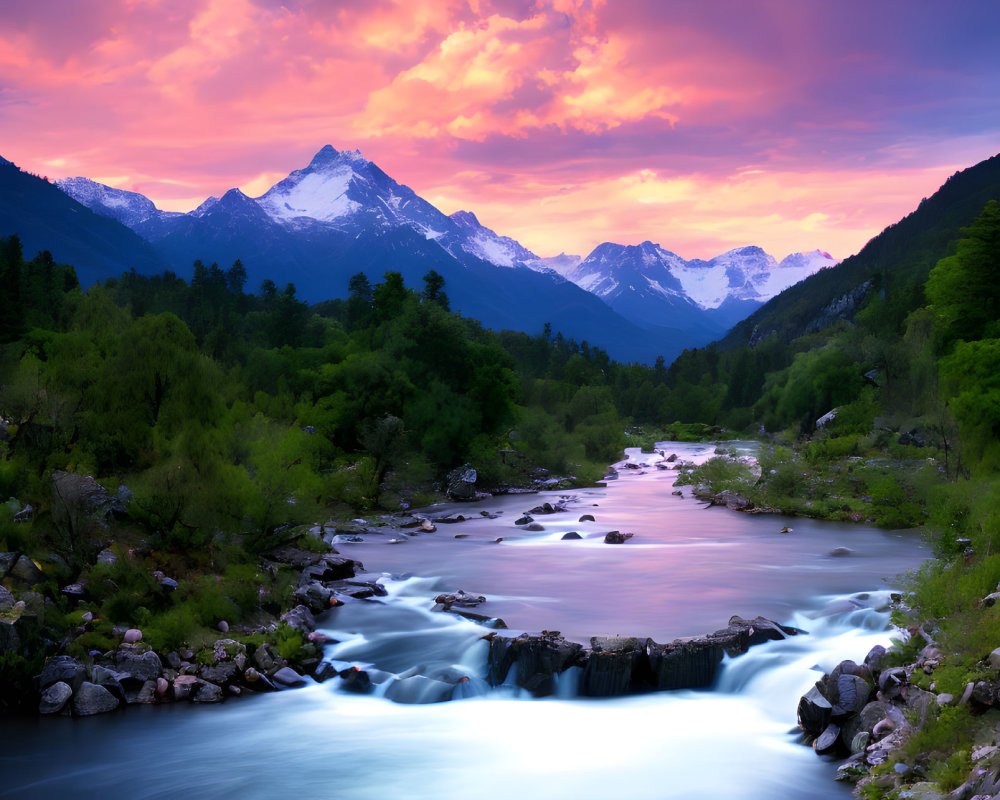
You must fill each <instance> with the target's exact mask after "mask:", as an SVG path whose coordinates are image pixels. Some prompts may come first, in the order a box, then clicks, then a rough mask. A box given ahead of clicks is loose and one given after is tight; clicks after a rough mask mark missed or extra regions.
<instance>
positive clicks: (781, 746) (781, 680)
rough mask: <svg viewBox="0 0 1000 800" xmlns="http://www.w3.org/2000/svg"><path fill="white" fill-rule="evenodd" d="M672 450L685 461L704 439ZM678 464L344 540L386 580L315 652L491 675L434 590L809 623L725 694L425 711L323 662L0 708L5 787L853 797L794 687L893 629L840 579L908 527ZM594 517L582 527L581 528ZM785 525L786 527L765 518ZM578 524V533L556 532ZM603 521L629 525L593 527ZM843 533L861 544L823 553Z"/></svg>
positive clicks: (635, 626) (875, 572)
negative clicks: (208, 702) (313, 669)
mask: <svg viewBox="0 0 1000 800" xmlns="http://www.w3.org/2000/svg"><path fill="white" fill-rule="evenodd" d="M667 447H668V448H669V450H668V452H670V451H675V452H678V453H679V454H680V455H681V457H682V458H690V457H691V455H692V454H698V455H700V457H707V456H708V455H711V448H705V447H704V446H690V445H667ZM631 455H632V458H633V459H637V457H638V454H636V453H633V454H631ZM651 458H652V457H645V456H643V457H642V459H644V460H647V461H648V460H650V459H651ZM657 458H658V457H657ZM673 477H674V475H673V474H672V473H670V472H665V471H660V470H656V469H653V468H646V469H644V470H643V469H639V470H628V471H624V470H623V472H622V477H621V478H620V479H619V480H617V481H614V482H611V483H609V484H608V486H607V488H603V489H592V490H585V491H579V492H574V493H573V495H572V497H571V498H566V502H565V504H566V508H567V510H566V511H565V512H560V513H557V514H554V515H549V516H544V517H542V516H539V517H538V519H539V521H540V522H542V524H543V525H544V527H545V530H544V531H541V532H527V531H523V530H520V529H518V528H516V527H515V526H514V525H513V522H514V520H515V519H516V518H517V517H518V516H520V514H521V512H523V511H526V510H528V509H529V508H531V507H533V506H535V505H538V504H540V503H542V502H544V501H545V500H549V501H550V502H555V501H556V500H558V499H559V495H558V494H545V495H528V496H518V497H505V498H496V499H493V500H488V501H484V502H481V503H476V504H471V505H467V506H466V505H463V506H462V507H461V509H460V510H461V511H462V512H463V513H465V514H469V513H470V512H472V513H473V514H478V511H479V510H487V511H490V512H491V513H492V512H497V511H502V512H504V513H503V514H502V515H501V516H500V517H499V518H497V519H494V520H489V519H485V518H478V519H474V520H470V521H469V522H465V523H458V524H456V525H451V526H446V525H440V526H439V532H438V533H436V534H430V535H422V536H418V537H415V538H412V539H408V540H407V541H406V542H405V544H401V545H386V544H382V543H380V540H385V539H388V538H389V536H388V535H386V536H384V537H379V536H373V537H371V539H372V541H369V542H365V543H360V544H352V545H344V546H342V547H341V548H340V549H341V552H342V553H344V554H347V555H350V556H352V557H355V558H359V559H362V560H363V561H365V562H366V564H367V565H368V566H369V567H370V568H377V569H379V570H385V571H386V572H387V573H392V574H393V575H394V576H395V577H386V578H384V580H385V583H386V586H387V588H388V590H389V597H388V598H386V602H385V603H383V604H374V603H364V602H359V603H350V604H348V605H347V606H344V607H343V608H341V609H337V610H335V611H333V612H331V613H329V614H327V615H326V616H325V617H324V619H323V620H322V623H321V627H322V628H323V630H325V631H327V632H328V633H330V634H331V635H335V636H336V637H337V638H340V639H342V643H341V644H339V645H335V646H332V647H329V648H328V649H327V651H326V656H327V657H328V658H331V659H335V660H338V661H342V662H344V663H357V664H361V665H366V666H367V665H371V667H372V672H373V674H374V675H376V676H377V675H378V674H379V672H378V671H384V673H387V674H388V673H391V674H394V675H397V676H398V675H406V674H408V670H413V669H414V668H417V669H418V671H420V672H421V674H425V675H426V674H431V673H433V671H434V670H435V669H439V670H450V671H453V672H458V673H460V674H466V675H469V676H471V678H472V680H471V681H470V682H469V683H468V684H466V685H467V686H468V687H469V688H468V691H467V693H474V692H475V691H483V692H485V691H486V690H485V685H484V684H483V682H482V680H481V676H482V674H483V667H484V650H485V645H484V643H483V642H482V641H481V640H480V637H481V636H482V635H483V633H484V629H483V628H482V627H480V626H478V625H476V624H474V623H472V622H469V621H467V620H463V619H461V618H458V617H455V616H452V615H448V614H441V613H435V612H432V611H431V610H430V608H431V605H432V602H431V598H433V596H434V595H435V594H437V593H438V592H439V591H441V590H454V589H458V588H462V589H465V590H466V591H469V592H477V593H481V594H485V595H486V596H487V597H488V601H487V603H486V605H485V606H483V607H482V608H481V609H479V610H482V611H484V613H488V614H489V615H496V616H500V617H503V618H504V619H506V621H507V623H508V624H509V625H511V627H516V628H523V629H532V630H540V629H542V628H547V629H549V630H552V629H560V630H562V631H563V633H564V634H566V635H567V636H568V637H569V638H576V639H578V640H580V641H586V637H587V636H589V635H592V634H604V633H625V634H639V635H647V636H652V637H653V638H656V639H658V640H660V641H667V640H669V639H670V638H672V637H674V636H677V635H681V634H697V633H703V632H706V631H709V630H714V629H715V628H719V627H722V626H724V625H725V624H726V622H727V621H728V619H729V616H730V615H731V614H734V613H738V614H741V615H743V616H753V615H756V614H764V615H766V616H772V617H774V618H776V619H778V620H779V621H782V622H786V623H789V624H792V625H795V626H797V627H800V628H804V629H806V630H808V631H810V634H809V635H808V636H800V637H794V638H790V639H787V640H784V641H781V642H773V643H769V644H767V645H763V646H760V647H757V648H754V649H753V650H751V652H750V653H748V654H747V655H745V656H742V657H740V658H738V659H734V660H733V661H731V662H727V663H726V664H725V666H724V670H723V674H722V677H721V679H720V681H719V685H718V687H717V688H716V690H715V691H712V692H675V693H662V694H655V695H645V696H641V697H632V698H623V699H615V700H582V699H566V696H567V695H571V694H572V687H571V676H568V677H569V678H570V679H569V680H566V681H564V683H563V686H562V687H561V688H562V694H563V695H564V697H563V698H562V699H557V698H550V699H546V700H529V699H526V698H524V697H522V696H520V695H519V694H517V692H516V691H515V690H512V689H504V688H501V689H498V690H495V691H492V692H488V693H484V694H481V695H479V696H476V697H472V698H469V699H463V700H459V701H452V702H447V703H440V704H435V705H418V706H415V705H401V704H397V703H393V702H390V701H388V700H386V699H384V698H382V697H379V696H378V693H379V692H380V691H383V689H382V688H380V689H378V690H377V692H376V694H374V695H372V696H356V695H352V694H348V693H346V692H342V691H339V690H338V686H337V684H338V681H336V680H334V681H331V682H329V683H326V684H323V685H310V686H308V687H306V688H304V689H301V690H295V691H287V692H282V693H279V694H275V695H264V696H259V697H253V698H247V699H245V700H241V701H237V702H232V701H231V702H228V703H226V704H225V705H223V706H215V707H193V706H163V707H134V706H133V707H130V708H128V709H127V710H126V711H125V712H123V713H119V714H112V715H105V716H103V717H97V718H87V719H78V720H73V719H65V718H59V719H23V720H22V719H19V720H2V721H0V738H2V741H3V743H4V746H3V748H2V749H0V798H5V797H17V798H50V797H56V796H61V795H72V796H74V797H80V798H91V797H93V798H97V797H102V798H103V797H106V796H108V795H113V796H124V797H129V798H178V797H183V798H201V797H227V796H236V795H242V796H246V797H261V796H272V795H276V794H279V795H281V796H287V795H290V794H299V793H308V794H310V795H313V796H316V797H335V798H345V799H346V800H351V799H352V798H379V800H383V799H384V798H397V797H398V798H428V800H431V799H432V798H433V800H450V799H451V798H455V799H456V800H457V798H471V797H475V798H487V800H489V799H491V798H498V800H499V798H504V800H506V798H508V797H509V796H510V795H511V793H515V794H518V795H521V796H524V797H526V798H534V797H546V798H594V797H601V796H618V795H620V794H622V793H624V792H629V791H638V792H640V793H641V794H642V796H644V797H650V798H678V799H681V800H687V799H688V798H717V797H739V798H747V799H748V800H757V799H758V798H759V799H760V800H763V799H764V798H768V799H769V800H771V799H773V798H801V799H802V800H820V799H821V798H822V799H824V800H825V799H826V798H831V797H846V796H848V795H849V793H848V792H847V790H846V789H844V788H843V787H841V786H839V785H837V784H834V783H833V782H832V781H831V776H832V771H833V767H832V765H831V764H829V763H827V762H824V761H822V760H821V759H818V758H817V757H816V756H815V755H814V754H813V753H812V751H811V749H809V748H806V747H803V746H802V745H801V744H799V743H798V742H797V740H796V737H795V736H794V735H792V734H790V733H789V729H790V728H791V727H792V726H793V725H794V721H795V706H796V703H797V700H798V696H799V695H800V694H801V693H803V692H804V691H806V690H807V689H808V688H809V686H810V685H811V684H812V682H813V681H815V679H816V677H817V674H816V672H815V670H816V669H825V670H829V669H830V668H832V666H833V665H834V664H836V663H837V661H839V660H840V659H842V658H848V657H850V658H855V659H859V658H861V657H863V656H864V654H865V653H866V652H867V651H868V650H869V649H870V647H871V646H872V645H873V644H874V643H876V642H882V643H886V641H887V639H888V634H887V632H886V630H885V625H886V614H885V612H884V611H880V610H877V609H880V608H882V607H883V606H884V603H885V600H886V597H885V592H884V591H883V592H878V591H874V592H872V593H871V594H870V595H852V594H851V593H854V592H858V591H860V590H865V589H877V588H878V587H880V586H885V582H884V580H883V578H884V577H886V576H891V575H894V574H896V573H899V572H900V571H902V570H904V569H906V568H908V567H911V566H914V565H915V564H916V563H917V562H918V561H919V560H920V559H921V558H922V557H924V555H925V551H924V549H923V548H922V547H921V546H920V545H919V544H918V542H916V541H915V539H914V538H913V537H912V536H910V535H906V534H899V533H886V532H880V531H876V530H872V529H867V528H860V527H856V526H847V525H833V524H821V523H816V522H809V521H806V520H800V519H796V520H791V521H790V520H788V519H782V518H775V517H768V516H748V515H743V514H736V513H732V512H727V511H725V510H723V509H704V508H703V507H702V505H701V504H699V503H697V502H695V501H694V500H692V499H690V497H683V498H678V497H675V496H673V495H671V491H672V489H673V487H672V485H671V484H672V480H673ZM686 492H687V490H685V493H686ZM448 510H449V511H452V510H454V508H449V509H448ZM584 513H592V514H593V515H594V516H595V517H596V522H587V523H580V522H579V521H578V520H579V517H580V516H581V515H582V514H584ZM785 525H790V526H791V527H793V528H794V530H793V532H792V533H790V534H780V533H778V531H780V529H781V528H782V527H784V526H785ZM569 530H575V531H577V532H579V533H580V534H581V535H582V536H584V537H585V538H584V539H582V540H579V541H563V540H562V539H561V534H562V533H564V532H566V531H569ZM607 530H622V531H629V532H633V533H635V537H634V538H633V539H632V540H631V541H630V542H628V543H626V544H624V545H605V544H603V541H602V539H603V533H604V532H606V531H607ZM456 533H467V534H468V537H467V538H462V539H455V538H454V535H455V534H456ZM498 537H503V541H502V542H500V543H496V542H495V541H494V540H495V539H496V538H498ZM838 546H846V547H849V548H851V549H852V550H853V551H854V552H853V554H852V555H850V556H848V557H846V558H833V557H830V556H829V555H828V553H829V551H830V550H831V549H832V548H834V547H838ZM407 575H409V576H415V577H406V576H407ZM383 686H384V684H383Z"/></svg>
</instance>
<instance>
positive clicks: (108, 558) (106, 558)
mask: <svg viewBox="0 0 1000 800" xmlns="http://www.w3.org/2000/svg"><path fill="white" fill-rule="evenodd" d="M97 563H98V564H117V563H118V556H116V555H115V554H114V553H113V552H112V551H111V550H108V549H107V548H105V549H104V550H102V551H101V552H100V553H98V554H97Z"/></svg>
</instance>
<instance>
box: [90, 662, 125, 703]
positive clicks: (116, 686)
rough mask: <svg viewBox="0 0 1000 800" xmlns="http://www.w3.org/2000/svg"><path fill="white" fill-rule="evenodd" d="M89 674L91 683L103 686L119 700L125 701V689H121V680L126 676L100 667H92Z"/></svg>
mask: <svg viewBox="0 0 1000 800" xmlns="http://www.w3.org/2000/svg"><path fill="white" fill-rule="evenodd" d="M91 673H92V674H91V678H90V682H91V683H96V684H97V685H98V686H103V687H104V688H105V689H107V690H108V691H109V692H111V694H113V695H114V696H115V697H117V698H118V699H119V700H124V699H125V689H124V688H123V687H122V684H121V680H122V678H124V677H127V676H125V675H123V674H122V673H120V672H115V671H114V670H113V669H108V668H107V667H102V666H96V667H94V668H93V670H91Z"/></svg>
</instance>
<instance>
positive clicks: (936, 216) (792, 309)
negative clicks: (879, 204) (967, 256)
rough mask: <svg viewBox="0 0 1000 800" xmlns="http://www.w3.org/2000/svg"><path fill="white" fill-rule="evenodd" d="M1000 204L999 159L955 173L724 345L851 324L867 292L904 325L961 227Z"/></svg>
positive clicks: (785, 337)
mask: <svg viewBox="0 0 1000 800" xmlns="http://www.w3.org/2000/svg"><path fill="white" fill-rule="evenodd" d="M996 199H1000V155H996V156H994V157H993V158H990V159H988V160H986V161H983V162H981V163H979V164H977V165H976V166H974V167H970V168H969V169H966V170H963V171H961V172H957V173H955V174H954V175H953V176H952V177H951V178H949V179H948V181H947V182H946V183H945V184H944V185H943V186H942V187H941V188H940V189H939V190H938V191H937V192H935V193H934V195H932V196H931V197H930V198H926V199H924V200H922V201H921V202H920V205H919V207H918V208H917V209H916V210H915V211H913V212H912V213H910V214H908V215H907V216H906V217H904V218H903V219H901V220H900V221H899V222H897V223H896V224H895V225H890V226H889V227H888V228H886V229H885V230H884V231H882V232H881V233H880V234H879V235H878V236H876V237H875V238H874V239H872V240H871V241H870V242H868V244H867V245H865V247H864V248H862V250H861V252H859V253H858V254H857V255H854V256H851V257H850V258H846V259H844V260H843V261H842V262H841V263H840V264H839V265H837V266H836V267H833V268H830V269H825V270H821V271H820V272H817V273H816V274H815V275H812V276H810V277H809V278H806V279H805V280H804V281H802V282H801V283H798V284H796V285H795V286H792V287H790V288H788V289H786V290H785V291H784V292H782V293H781V294H780V295H778V296H777V297H775V298H774V299H772V300H771V301H770V302H768V303H766V304H765V305H764V306H763V307H761V308H760V309H759V310H757V311H756V312H754V313H753V314H751V315H750V316H749V317H747V318H746V319H745V320H743V321H742V322H740V323H739V324H737V325H736V326H735V327H734V328H733V329H732V330H731V331H730V332H729V333H728V334H727V335H726V337H725V338H724V339H723V340H722V343H721V345H722V347H725V348H728V347H735V346H738V345H741V344H746V343H747V342H750V341H751V340H756V341H759V340H760V339H762V338H763V337H765V336H767V335H768V334H770V333H771V332H776V333H777V334H778V336H779V338H780V339H781V340H782V341H788V340H790V339H793V338H795V337H796V336H801V335H803V334H805V333H807V332H809V331H810V330H816V329H818V328H820V327H824V326H826V325H829V324H831V323H833V322H835V321H836V320H837V319H841V318H846V319H852V318H853V316H854V313H855V312H856V311H857V310H858V309H860V308H861V307H862V305H863V304H864V300H865V298H866V297H867V295H868V293H869V292H875V293H880V294H881V293H884V294H885V295H886V297H887V298H888V305H887V307H886V308H885V309H884V310H883V313H890V314H891V315H892V316H891V322H892V323H895V324H897V325H898V324H900V323H902V320H903V318H904V317H905V316H906V314H907V313H909V311H911V310H912V309H913V308H914V307H916V305H918V304H919V302H920V300H919V298H920V291H921V287H922V286H923V283H924V281H925V280H927V274H928V272H930V269H931V267H933V266H934V264H935V263H937V261H938V259H940V258H942V257H944V256H946V255H948V253H949V251H950V248H951V247H953V246H954V244H955V242H956V240H957V239H958V237H959V235H960V230H961V228H962V227H963V226H965V225H968V224H970V223H971V222H972V221H973V220H974V219H975V218H976V216H977V215H978V214H979V212H980V211H982V209H983V206H985V205H986V203H987V202H988V201H989V200H996ZM838 301H840V302H839V305H838ZM889 321H890V320H887V321H886V322H889Z"/></svg>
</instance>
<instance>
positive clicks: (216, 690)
mask: <svg viewBox="0 0 1000 800" xmlns="http://www.w3.org/2000/svg"><path fill="white" fill-rule="evenodd" d="M174 688H175V689H176V688H177V681H174ZM225 699H226V698H225V694H224V693H223V691H222V687H221V686H218V685H216V684H214V683H210V682H209V681H205V680H200V679H199V680H198V681H197V682H196V683H195V684H194V688H193V689H192V691H191V702H193V703H221V702H222V701H223V700H225Z"/></svg>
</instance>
